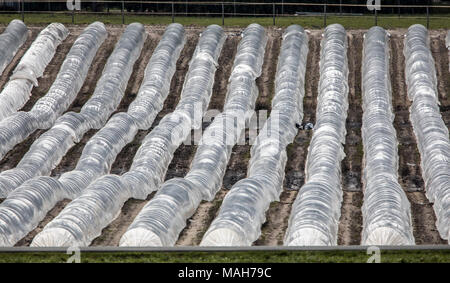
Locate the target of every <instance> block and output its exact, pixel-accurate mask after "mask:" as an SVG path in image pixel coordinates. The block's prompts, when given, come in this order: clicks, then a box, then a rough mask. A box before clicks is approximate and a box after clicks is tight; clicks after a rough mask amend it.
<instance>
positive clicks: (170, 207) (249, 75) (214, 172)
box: [120, 24, 267, 246]
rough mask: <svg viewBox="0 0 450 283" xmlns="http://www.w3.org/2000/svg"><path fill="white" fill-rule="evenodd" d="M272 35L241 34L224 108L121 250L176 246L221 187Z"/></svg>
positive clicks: (260, 31)
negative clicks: (184, 169)
mask: <svg viewBox="0 0 450 283" xmlns="http://www.w3.org/2000/svg"><path fill="white" fill-rule="evenodd" d="M266 43H267V37H266V34H265V31H264V28H263V27H261V26H260V25H258V24H251V25H249V26H248V27H247V28H246V29H245V30H244V32H243V34H242V39H241V41H240V43H239V45H238V48H237V54H236V57H235V60H234V65H233V70H232V73H231V76H230V79H229V84H228V92H227V97H226V103H225V105H224V108H223V109H224V110H223V112H222V113H221V114H219V115H217V116H216V117H215V118H214V121H213V122H212V123H211V125H210V126H209V127H208V128H207V129H206V131H205V133H204V134H203V136H202V139H201V141H200V145H199V146H198V148H197V152H196V154H195V157H194V160H193V161H192V164H191V169H190V171H189V173H188V174H187V175H186V177H185V178H173V179H171V180H169V181H167V182H165V183H164V184H163V185H162V186H161V188H160V189H159V191H158V193H157V194H156V195H155V196H154V197H153V199H152V200H151V201H150V202H149V203H147V205H145V206H144V208H143V209H142V210H141V212H140V213H139V214H138V216H137V217H136V218H135V220H134V222H133V223H132V224H131V225H130V227H129V228H128V230H127V232H125V234H124V235H123V236H122V238H121V240H120V246H172V245H174V244H175V241H176V239H177V238H178V235H179V233H180V232H181V230H182V229H183V228H184V227H185V225H186V219H188V218H189V217H190V216H192V214H193V213H194V211H195V210H196V209H197V207H198V205H199V204H200V201H201V200H202V198H210V197H211V196H213V195H214V194H215V192H216V191H217V190H218V189H220V186H221V182H222V178H223V175H224V173H225V169H226V164H227V163H228V159H229V157H230V154H231V149H232V147H233V145H234V144H235V143H236V142H237V141H238V138H239V137H240V135H241V133H242V131H243V130H244V127H245V119H243V118H244V117H245V115H248V112H249V111H250V110H251V109H253V107H254V104H255V101H256V97H257V96H258V89H257V86H256V83H255V79H256V78H257V77H258V76H260V74H261V68H262V63H263V59H264V51H265V46H266Z"/></svg>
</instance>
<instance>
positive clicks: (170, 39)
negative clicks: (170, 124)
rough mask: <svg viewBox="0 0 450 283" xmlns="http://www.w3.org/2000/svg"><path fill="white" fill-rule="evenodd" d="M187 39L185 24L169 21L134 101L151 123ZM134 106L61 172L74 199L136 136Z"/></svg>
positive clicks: (135, 106) (110, 123) (136, 122)
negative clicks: (71, 167)
mask: <svg viewBox="0 0 450 283" xmlns="http://www.w3.org/2000/svg"><path fill="white" fill-rule="evenodd" d="M184 43H185V31H184V28H183V26H182V25H180V24H171V25H169V26H168V27H167V28H166V31H165V32H164V35H163V37H162V39H161V40H160V42H159V43H158V46H157V47H156V49H155V50H154V52H153V54H152V57H151V58H150V60H149V62H148V64H147V67H146V69H145V75H144V79H143V81H142V84H141V87H140V89H139V92H138V94H137V97H136V99H135V101H139V104H134V106H133V108H134V109H136V108H140V109H141V110H139V111H143V114H142V115H143V116H145V117H147V119H148V120H147V121H148V123H149V124H150V125H151V124H152V122H153V120H154V118H155V117H156V114H158V112H159V111H160V110H161V109H162V107H163V105H164V100H165V99H166V97H167V95H168V93H169V88H168V87H167V85H170V81H171V79H172V76H173V74H174V73H175V69H176V62H177V60H178V57H179V56H180V53H181V50H182V49H183V46H184ZM133 103H134V102H133ZM133 103H132V104H133ZM149 105H150V106H149ZM133 108H132V107H131V105H130V107H129V109H128V112H121V113H117V114H115V115H113V116H112V117H111V119H109V121H108V122H107V123H106V125H105V126H104V127H103V128H102V129H100V131H98V132H97V133H96V134H95V135H94V136H93V137H92V138H91V139H90V140H89V141H88V142H87V144H86V146H85V147H84V149H83V152H82V154H81V157H80V159H79V160H78V163H77V165H76V167H75V170H74V171H71V172H67V173H65V174H63V175H62V176H61V178H60V179H59V180H60V181H61V182H62V183H63V184H64V187H65V189H66V191H67V193H68V195H69V197H70V198H71V199H73V198H75V197H77V196H78V195H79V194H80V193H81V192H82V191H83V190H84V189H86V188H87V186H88V185H89V184H90V183H91V182H93V181H94V180H96V179H97V178H99V177H101V176H102V175H104V174H107V173H109V170H110V168H111V166H112V164H113V162H114V160H115V159H116V157H117V155H118V154H119V153H120V151H121V150H122V149H123V148H124V147H125V145H127V144H128V143H130V142H131V141H132V140H133V139H134V136H135V135H136V133H137V131H138V129H139V123H140V122H139V121H138V120H139V119H141V118H140V117H139V118H135V117H133V115H132V114H131V113H133V111H134V110H133ZM145 111H147V112H145ZM150 117H151V119H150ZM145 129H146V128H145Z"/></svg>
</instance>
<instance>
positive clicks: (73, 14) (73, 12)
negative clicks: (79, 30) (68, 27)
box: [72, 7, 75, 25]
mask: <svg viewBox="0 0 450 283" xmlns="http://www.w3.org/2000/svg"><path fill="white" fill-rule="evenodd" d="M73 24H75V7H73V9H72V25H73Z"/></svg>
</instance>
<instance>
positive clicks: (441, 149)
mask: <svg viewBox="0 0 450 283" xmlns="http://www.w3.org/2000/svg"><path fill="white" fill-rule="evenodd" d="M429 46H430V43H429V38H428V31H427V29H426V28H425V27H423V26H422V25H413V26H411V27H410V28H409V29H408V32H407V34H406V38H405V47H404V50H403V52H404V55H405V59H406V69H405V73H406V74H405V75H406V84H407V87H408V98H409V99H410V100H411V101H412V104H411V106H410V120H411V124H412V126H413V130H414V134H415V135H416V139H417V146H418V148H419V152H420V157H421V162H420V163H421V169H422V177H423V179H424V181H425V190H426V195H427V197H428V199H429V200H430V202H434V205H433V208H434V211H435V213H436V218H437V221H436V226H437V229H438V231H439V234H440V235H441V237H442V238H443V239H446V240H449V239H450V159H449V156H450V141H449V132H448V128H447V127H446V125H445V124H444V121H443V120H442V117H441V114H440V111H439V106H438V104H439V99H438V91H437V79H436V70H435V67H434V59H433V56H432V55H431V51H430V48H429Z"/></svg>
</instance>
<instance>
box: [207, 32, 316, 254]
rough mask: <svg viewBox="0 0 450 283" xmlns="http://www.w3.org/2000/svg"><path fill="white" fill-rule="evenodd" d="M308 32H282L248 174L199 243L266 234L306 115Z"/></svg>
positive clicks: (246, 241) (239, 242)
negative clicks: (272, 93) (268, 102)
mask: <svg viewBox="0 0 450 283" xmlns="http://www.w3.org/2000/svg"><path fill="white" fill-rule="evenodd" d="M307 54H308V35H307V34H306V32H305V31H304V30H303V28H302V27H300V26H298V25H291V26H289V27H288V28H287V29H286V31H285V32H284V34H283V42H282V44H281V51H280V55H279V58H278V65H277V73H276V76H275V96H274V97H273V99H272V110H271V113H270V117H269V118H268V120H267V121H266V123H265V125H264V127H263V129H262V130H261V131H260V133H259V135H258V137H257V139H256V141H255V143H254V144H253V145H252V148H251V158H250V161H249V165H248V172H247V178H245V179H242V180H240V181H238V182H237V183H236V184H235V185H234V186H233V187H232V188H231V190H230V192H229V193H228V194H227V195H226V197H225V199H224V200H223V202H222V205H221V207H220V210H219V214H218V216H217V217H216V218H215V219H214V221H213V222H212V224H211V225H210V227H209V228H208V230H207V231H206V233H205V235H204V236H203V240H202V242H201V243H200V245H202V246H250V245H251V244H252V243H253V242H254V241H255V240H256V239H257V238H258V237H259V235H260V234H261V225H262V224H263V223H264V221H265V214H266V211H267V209H268V207H269V205H270V203H271V202H273V201H276V200H279V195H280V193H281V192H282V190H283V180H284V169H285V165H286V160H287V153H286V147H287V145H288V144H290V143H292V142H293V140H294V138H295V136H296V134H297V128H296V127H295V124H296V123H301V121H302V119H303V96H304V92H305V91H304V80H305V70H306V58H307Z"/></svg>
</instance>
